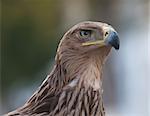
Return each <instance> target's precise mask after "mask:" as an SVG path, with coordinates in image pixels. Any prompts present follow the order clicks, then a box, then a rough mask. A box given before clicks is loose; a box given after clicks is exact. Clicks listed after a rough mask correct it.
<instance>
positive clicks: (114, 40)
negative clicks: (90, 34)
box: [82, 30, 120, 50]
mask: <svg viewBox="0 0 150 116" xmlns="http://www.w3.org/2000/svg"><path fill="white" fill-rule="evenodd" d="M119 44H120V41H119V37H118V34H117V32H115V31H114V30H110V31H109V33H108V35H107V37H105V38H104V39H103V40H96V41H89V42H85V43H82V45H83V46H88V45H99V46H100V47H102V46H108V45H109V46H110V45H111V46H112V47H114V48H115V49H116V50H118V49H119Z"/></svg>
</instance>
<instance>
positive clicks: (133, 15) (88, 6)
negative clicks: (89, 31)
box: [0, 0, 150, 116]
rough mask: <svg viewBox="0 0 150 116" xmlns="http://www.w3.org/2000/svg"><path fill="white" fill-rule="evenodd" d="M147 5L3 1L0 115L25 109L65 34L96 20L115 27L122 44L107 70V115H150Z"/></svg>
mask: <svg viewBox="0 0 150 116" xmlns="http://www.w3.org/2000/svg"><path fill="white" fill-rule="evenodd" d="M149 5H150V4H149V1H148V0H2V1H1V23H0V25H1V85H0V87H1V92H0V115H2V114H4V113H6V112H9V111H11V110H14V109H16V108H17V107H20V106H22V105H23V104H24V103H25V101H26V100H27V99H28V98H29V97H30V96H31V95H32V94H33V92H34V91H35V90H36V89H37V87H38V86H39V85H40V84H41V83H42V81H43V80H44V79H45V77H46V75H47V74H48V73H49V72H50V70H51V68H52V66H53V62H54V57H55V52H56V48H57V45H58V43H59V41H60V39H61V37H62V36H63V34H64V33H65V32H66V31H67V30H68V29H69V28H70V27H72V26H73V25H74V24H76V23H78V22H80V21H85V20H92V21H103V22H107V23H109V24H111V25H112V26H113V27H114V28H115V29H116V30H117V32H118V33H119V36H120V40H121V47H120V50H119V51H115V50H112V53H111V55H110V57H109V59H108V61H107V63H106V66H105V69H104V70H105V73H104V83H103V86H104V97H103V98H104V104H105V107H106V112H107V114H108V116H149V115H150V114H148V113H149V111H150V109H149V108H150V107H148V106H150V102H149V98H148V94H149V93H150V91H149V89H148V84H149V82H148V80H149V79H148V73H149V72H148V71H150V70H148V49H149V48H150V47H148V38H150V36H148V30H149V33H150V28H148V25H149V26H150V22H149V21H148V19H149V18H150V14H149V8H148V7H149ZM149 42H150V41H149ZM149 45H150V44H149ZM149 59H150V57H149ZM149 64H150V62H149ZM149 77H150V76H149ZM149 95H150V94H149Z"/></svg>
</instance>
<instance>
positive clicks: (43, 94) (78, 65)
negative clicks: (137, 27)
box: [6, 21, 119, 116]
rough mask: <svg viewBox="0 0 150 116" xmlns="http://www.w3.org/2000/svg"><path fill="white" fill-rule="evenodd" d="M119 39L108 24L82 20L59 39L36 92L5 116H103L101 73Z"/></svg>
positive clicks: (117, 46) (117, 45) (117, 47)
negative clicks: (47, 69)
mask: <svg viewBox="0 0 150 116" xmlns="http://www.w3.org/2000/svg"><path fill="white" fill-rule="evenodd" d="M112 47H114V48H115V49H117V50H118V49H119V37H118V34H117V32H116V31H115V30H114V29H113V28H112V26H111V25H109V24H106V23H102V22H93V21H84V22H81V23H79V24H76V25H75V26H73V27H72V28H71V29H70V30H69V31H67V32H66V33H65V35H64V36H63V38H62V39H61V41H60V43H59V46H58V49H57V52H56V57H55V64H54V67H53V69H52V71H51V73H50V74H49V75H48V76H47V78H46V79H45V80H44V82H43V83H42V84H41V86H40V87H39V88H38V90H37V91H36V92H35V93H34V94H33V95H32V96H31V98H30V99H29V100H28V101H27V102H26V103H25V105H23V106H22V107H21V108H18V109H17V110H15V111H13V112H10V113H8V114H6V116H105V111H104V106H103V101H102V93H103V89H102V72H103V71H102V70H103V66H104V64H105V61H106V59H107V56H108V54H109V53H110V50H111V48H112Z"/></svg>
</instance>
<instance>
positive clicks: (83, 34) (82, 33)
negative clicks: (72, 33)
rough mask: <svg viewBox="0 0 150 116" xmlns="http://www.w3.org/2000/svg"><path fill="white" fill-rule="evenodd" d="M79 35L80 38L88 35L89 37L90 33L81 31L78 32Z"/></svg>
mask: <svg viewBox="0 0 150 116" xmlns="http://www.w3.org/2000/svg"><path fill="white" fill-rule="evenodd" d="M80 35H81V36H88V35H90V31H89V30H83V31H81V32H80Z"/></svg>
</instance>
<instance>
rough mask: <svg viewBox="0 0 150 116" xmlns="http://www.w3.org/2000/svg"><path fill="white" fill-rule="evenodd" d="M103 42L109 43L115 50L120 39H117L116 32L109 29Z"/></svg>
mask: <svg viewBox="0 0 150 116" xmlns="http://www.w3.org/2000/svg"><path fill="white" fill-rule="evenodd" d="M105 43H106V45H111V46H112V47H114V48H115V49H116V50H118V49H119V44H120V41H119V37H118V34H117V32H115V31H110V32H109V34H108V36H107V37H106V39H105Z"/></svg>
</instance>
